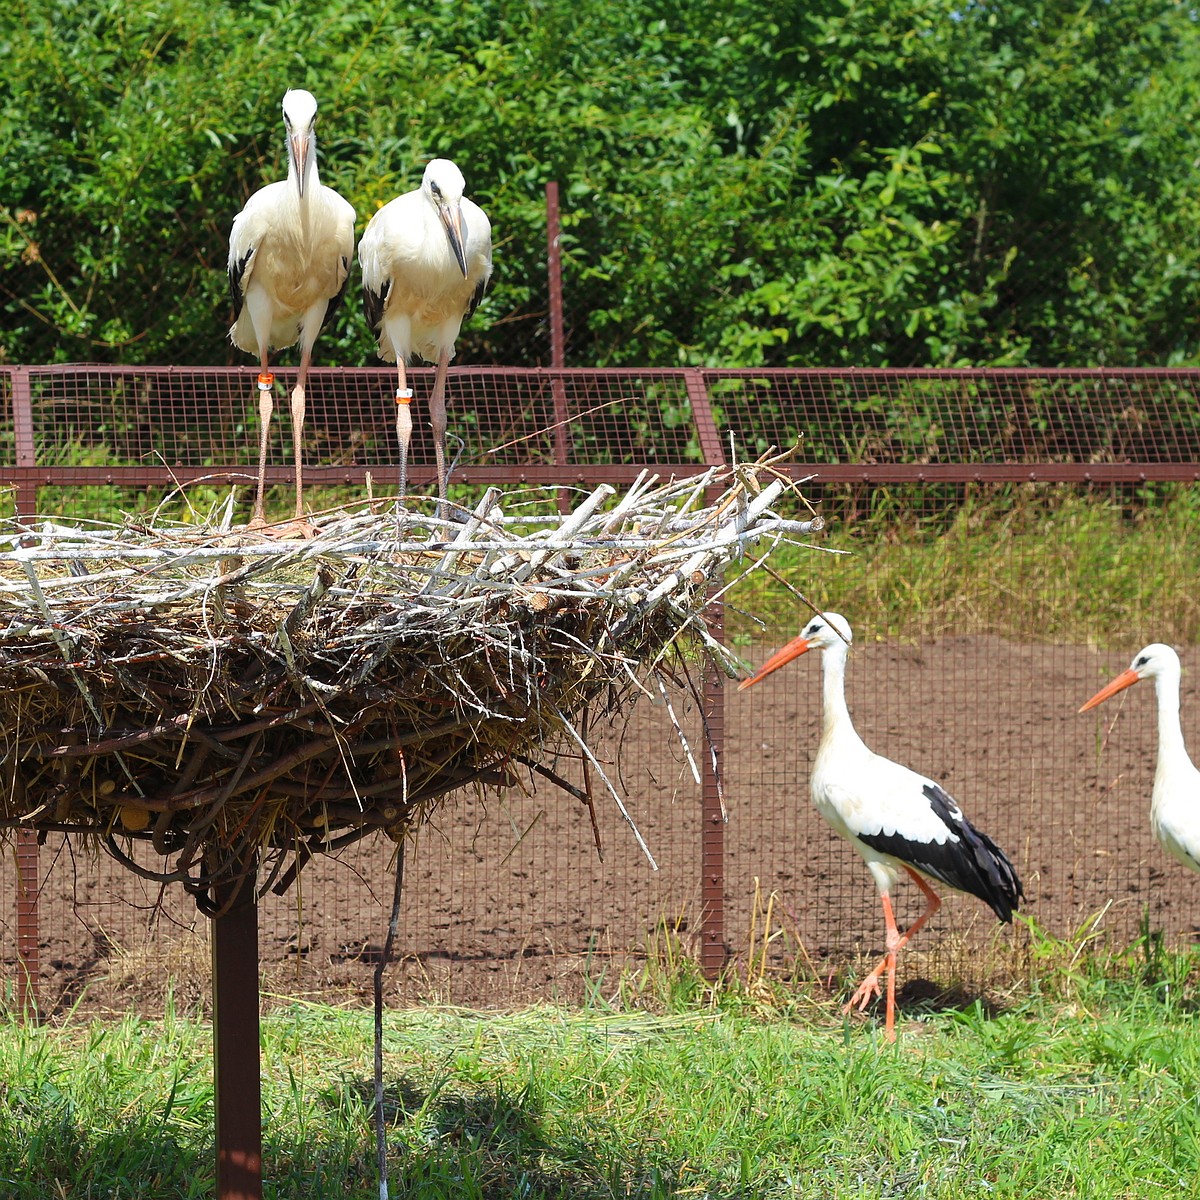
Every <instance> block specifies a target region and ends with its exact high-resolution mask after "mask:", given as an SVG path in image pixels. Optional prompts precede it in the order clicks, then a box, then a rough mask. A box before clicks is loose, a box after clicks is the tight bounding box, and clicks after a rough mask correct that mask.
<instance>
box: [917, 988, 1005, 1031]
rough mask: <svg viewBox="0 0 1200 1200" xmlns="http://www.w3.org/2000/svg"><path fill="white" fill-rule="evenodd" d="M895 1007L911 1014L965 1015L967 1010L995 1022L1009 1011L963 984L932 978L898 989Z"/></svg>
mask: <svg viewBox="0 0 1200 1200" xmlns="http://www.w3.org/2000/svg"><path fill="white" fill-rule="evenodd" d="M896 1007H897V1008H898V1009H902V1010H904V1011H906V1012H908V1013H910V1014H912V1013H948V1012H953V1013H965V1012H966V1011H967V1010H968V1009H970V1010H971V1011H972V1012H974V1013H977V1014H978V1015H980V1016H982V1017H984V1018H985V1019H986V1020H989V1021H992V1020H995V1018H997V1017H1002V1016H1003V1015H1004V1014H1005V1013H1006V1012H1008V1011H1009V1010H1008V1007H1007V1006H1006V1005H1004V1004H999V1003H997V1002H996V1001H995V999H994V998H993V997H991V996H988V995H987V994H986V993H984V992H981V991H978V990H976V989H974V988H966V987H963V986H962V985H961V984H950V985H949V986H947V985H946V984H942V983H934V982H933V981H932V980H929V979H910V980H908V981H907V982H906V983H904V984H903V985H902V986H901V987H899V988H897V989H896Z"/></svg>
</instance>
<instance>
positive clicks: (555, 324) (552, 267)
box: [546, 179, 567, 371]
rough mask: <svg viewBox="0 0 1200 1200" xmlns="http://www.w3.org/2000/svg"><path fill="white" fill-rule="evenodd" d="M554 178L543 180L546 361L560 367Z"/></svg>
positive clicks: (561, 348)
mask: <svg viewBox="0 0 1200 1200" xmlns="http://www.w3.org/2000/svg"><path fill="white" fill-rule="evenodd" d="M561 234H562V227H561V225H560V224H559V209H558V182H557V181H556V180H553V179H552V180H550V182H549V183H548V184H546V271H547V275H548V276H549V285H550V296H549V300H550V365H551V366H552V367H554V368H555V369H556V370H559V371H561V370H562V369H563V367H565V366H566V365H567V357H566V355H567V346H566V335H565V333H564V326H563V289H562V252H561V249H560V247H559V238H560V236H561Z"/></svg>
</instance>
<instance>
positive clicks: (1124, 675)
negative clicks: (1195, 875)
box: [1079, 642, 1200, 871]
mask: <svg viewBox="0 0 1200 1200" xmlns="http://www.w3.org/2000/svg"><path fill="white" fill-rule="evenodd" d="M1181 673H1182V668H1181V666H1180V663H1179V655H1178V654H1176V653H1175V651H1174V650H1172V649H1171V647H1170V646H1164V645H1163V644H1162V643H1161V642H1154V643H1152V644H1151V645H1149V646H1146V647H1145V648H1144V649H1142V650H1139V651H1138V652H1137V654H1136V655H1135V656H1134V659H1133V662H1132V663H1130V665H1129V668H1128V669H1127V670H1125V671H1122V672H1121V674H1120V675H1118V676H1117V677H1116V679H1114V680H1113V681H1112V682H1111V683H1110V684H1108V685H1107V686H1106V687H1103V688H1101V689H1100V691H1098V692H1097V693H1096V694H1095V695H1094V696H1093V697H1092V698H1091V699H1090V700H1089V701H1088V702H1087V703H1086V704H1085V705H1083V707H1082V708H1080V710H1079V711H1080V712H1081V713H1082V712H1087V711H1088V709H1091V708H1095V707H1096V705H1097V704H1101V703H1103V702H1104V701H1105V700H1107V699H1108V698H1109V697H1110V696H1115V695H1116V694H1117V693H1118V692H1122V691H1124V690H1125V689H1126V688H1127V687H1132V685H1133V684H1135V683H1137V682H1139V681H1140V680H1142V679H1153V680H1154V690H1155V693H1156V695H1157V698H1158V762H1157V764H1156V765H1155V768H1154V788H1153V790H1152V792H1151V794H1150V827H1151V829H1152V830H1153V831H1154V836H1155V837H1156V838H1157V839H1158V841H1159V843H1160V845H1161V846H1162V848H1163V849H1164V850H1166V852H1167V853H1168V854H1170V855H1171V856H1172V857H1173V858H1175V859H1178V861H1179V862H1181V863H1183V865H1184V866H1185V867H1187V868H1189V869H1190V870H1192V871H1200V771H1197V770H1196V768H1195V766H1193V764H1192V760H1191V759H1190V758H1189V757H1188V752H1187V747H1186V746H1185V745H1184V741H1183V728H1182V726H1181V725H1180V721H1179V680H1180V675H1181Z"/></svg>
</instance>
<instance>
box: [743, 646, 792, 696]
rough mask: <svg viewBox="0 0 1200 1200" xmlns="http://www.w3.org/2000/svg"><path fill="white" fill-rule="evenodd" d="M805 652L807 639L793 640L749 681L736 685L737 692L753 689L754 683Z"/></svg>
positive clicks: (773, 655)
mask: <svg viewBox="0 0 1200 1200" xmlns="http://www.w3.org/2000/svg"><path fill="white" fill-rule="evenodd" d="M807 650H808V639H807V638H806V637H798V638H793V639H792V640H791V641H790V642H788V644H787V645H786V646H784V648H783V649H782V650H776V651H775V653H774V654H772V655H771V657H770V658H768V659H767V661H766V662H765V663H763V665H762V666H761V667H759V668H758V670H757V671H756V672H755V673H754V674H753V675H751V676H750V678H749V679H743V680H742V682H741V683H739V684H738V691H739V692H740V691H744V690H745V689H746V688H748V687H753V686H754V685H755V684H756V683H758V682H760V681H761V680H763V679H766V677H767V676H768V675H770V674H771V672H772V671H778V670H779V668H780V667H782V666H784V665H785V664H786V663H790V662H791V661H792V659H793V658H799V657H800V655H802V654H804V653H806V652H807Z"/></svg>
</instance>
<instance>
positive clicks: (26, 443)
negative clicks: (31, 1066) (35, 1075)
mask: <svg viewBox="0 0 1200 1200" xmlns="http://www.w3.org/2000/svg"><path fill="white" fill-rule="evenodd" d="M9 379H10V384H11V387H12V409H13V440H14V441H15V443H16V457H17V462H16V465H17V466H18V467H36V466H37V448H36V444H35V442H34V437H33V400H32V394H31V391H30V386H29V368H28V367H14V368H13V370H12V374H11V376H10V377H9ZM18 478H19V477H18ZM14 504H15V508H16V516H17V519H18V520H21V519H22V518H25V517H30V516H32V515H33V514H34V513H35V512H36V511H37V485H36V484H33V483H21V482H18V483H17V485H16V487H15V489H14ZM18 769H19V768H18ZM16 857H17V1007H18V1008H19V1009H20V1011H21V1013H22V1014H23V1015H25V1016H28V1017H32V1018H33V1019H34V1020H37V1015H38V1005H39V1001H40V999H41V997H40V994H39V984H38V981H39V978H40V974H41V957H40V954H39V950H38V947H39V945H40V943H41V925H40V921H39V914H38V893H39V891H40V887H39V875H38V840H37V833H36V832H35V831H34V830H32V829H20V830H18V831H17V836H16Z"/></svg>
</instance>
